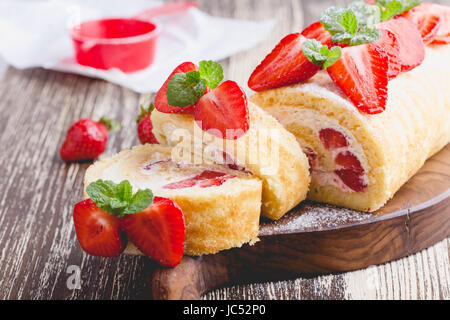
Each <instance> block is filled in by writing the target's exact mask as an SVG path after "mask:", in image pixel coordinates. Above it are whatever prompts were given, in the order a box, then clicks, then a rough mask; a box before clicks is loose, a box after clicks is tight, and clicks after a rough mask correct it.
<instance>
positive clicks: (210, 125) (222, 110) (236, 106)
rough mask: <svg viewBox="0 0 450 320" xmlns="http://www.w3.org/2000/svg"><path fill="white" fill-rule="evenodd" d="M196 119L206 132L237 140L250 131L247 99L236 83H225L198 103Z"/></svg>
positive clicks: (195, 110)
mask: <svg viewBox="0 0 450 320" xmlns="http://www.w3.org/2000/svg"><path fill="white" fill-rule="evenodd" d="M194 119H195V121H196V122H197V124H198V126H199V127H200V128H202V130H204V131H208V132H209V133H211V134H213V135H216V136H218V137H220V138H225V139H237V138H239V137H241V136H242V135H244V134H245V132H247V130H248V129H249V122H250V119H249V113H248V107H247V97H246V95H245V93H244V91H243V90H242V89H241V88H240V87H239V85H238V84H237V83H236V82H234V81H230V80H228V81H225V82H223V83H222V84H221V85H219V86H218V87H216V88H215V89H214V90H212V91H210V92H209V93H207V94H205V95H204V96H202V97H201V98H200V99H199V100H198V101H197V103H196V104H195V108H194Z"/></svg>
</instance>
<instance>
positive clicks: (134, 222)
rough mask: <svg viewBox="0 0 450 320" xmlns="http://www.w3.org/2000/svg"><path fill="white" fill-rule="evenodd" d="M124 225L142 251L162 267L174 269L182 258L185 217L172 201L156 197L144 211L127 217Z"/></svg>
mask: <svg viewBox="0 0 450 320" xmlns="http://www.w3.org/2000/svg"><path fill="white" fill-rule="evenodd" d="M121 226H122V228H123V230H124V231H125V233H126V234H127V236H128V239H130V241H131V242H133V244H134V245H136V247H138V248H139V250H141V251H142V252H143V253H144V254H145V255H147V256H149V257H151V258H152V259H154V260H156V261H157V262H158V263H159V264H161V265H162V266H167V267H174V266H176V265H177V264H178V263H179V262H180V260H181V258H182V257H183V250H184V239H185V230H186V227H185V224H184V215H183V212H182V211H181V209H180V207H179V206H178V205H177V204H176V203H175V202H174V201H173V200H170V199H167V198H161V197H155V198H154V199H153V203H152V204H151V205H149V206H148V207H147V208H146V209H145V210H143V211H141V212H138V213H135V214H128V215H125V217H124V218H122V219H121Z"/></svg>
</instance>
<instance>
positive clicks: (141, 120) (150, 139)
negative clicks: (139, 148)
mask: <svg viewBox="0 0 450 320" xmlns="http://www.w3.org/2000/svg"><path fill="white" fill-rule="evenodd" d="M153 109H154V106H153V104H151V105H150V106H149V107H148V109H145V108H144V107H141V114H140V115H139V117H138V118H137V120H136V122H137V123H138V126H137V132H138V138H139V141H140V142H141V143H142V144H146V143H152V144H158V143H159V142H158V140H157V139H156V137H155V135H154V134H153V131H152V130H153V124H152V119H151V113H152V111H153Z"/></svg>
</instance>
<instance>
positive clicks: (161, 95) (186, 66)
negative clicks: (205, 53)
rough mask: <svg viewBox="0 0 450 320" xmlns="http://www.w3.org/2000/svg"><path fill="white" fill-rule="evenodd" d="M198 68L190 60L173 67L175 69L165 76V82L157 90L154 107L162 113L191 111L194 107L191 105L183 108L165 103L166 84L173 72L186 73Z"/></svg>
mask: <svg viewBox="0 0 450 320" xmlns="http://www.w3.org/2000/svg"><path fill="white" fill-rule="evenodd" d="M193 70H198V68H197V66H196V65H195V64H193V63H192V62H183V63H182V64H180V65H179V66H178V67H176V68H175V70H173V71H172V73H171V74H170V75H169V77H168V78H167V80H166V82H164V84H163V85H162V87H161V89H159V90H158V92H157V93H156V96H155V107H156V110H158V111H159V112H163V113H183V114H184V113H192V112H193V109H194V107H193V106H187V107H184V108H180V107H174V106H171V105H169V104H168V103H167V97H166V91H167V84H168V83H169V81H170V80H171V79H172V76H173V75H174V74H175V73H186V72H189V71H193Z"/></svg>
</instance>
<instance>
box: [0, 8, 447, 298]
mask: <svg viewBox="0 0 450 320" xmlns="http://www.w3.org/2000/svg"><path fill="white" fill-rule="evenodd" d="M199 2H200V4H201V8H202V9H203V10H205V11H207V12H210V13H211V14H213V15H217V16H225V17H237V18H244V19H253V20H262V19H268V18H274V19H276V20H277V24H276V27H275V28H274V30H273V31H272V33H271V34H270V36H269V37H268V39H266V41H264V43H263V44H261V45H259V46H257V47H255V48H253V49H251V50H248V51H247V52H243V53H239V54H236V55H234V56H232V57H231V58H229V59H227V60H225V61H222V62H223V65H224V69H225V71H226V78H230V79H234V80H236V81H238V82H239V83H240V84H242V85H245V84H246V82H247V78H248V76H249V73H250V71H251V70H253V68H254V67H255V65H256V64H257V63H258V62H259V61H260V60H261V59H262V58H263V57H264V55H265V54H267V52H269V50H270V49H271V48H272V47H273V46H274V45H275V44H276V43H277V42H278V41H279V40H280V39H281V37H282V36H283V35H285V34H287V33H290V32H294V31H299V30H301V29H302V27H304V26H306V25H308V24H309V23H311V22H313V20H314V19H317V17H318V15H319V14H320V12H321V11H322V10H323V9H324V8H326V7H328V6H330V5H333V4H342V3H345V2H349V1H335V0H328V1H324V0H320V1H313V0H310V1H307V0H303V1H300V0H278V1H276V0H203V1H199ZM440 2H441V3H444V4H447V5H450V0H445V1H444V0H442V1H440ZM246 89H248V88H246ZM140 99H142V97H141V96H140V95H139V94H136V93H134V92H132V91H130V90H127V89H124V88H121V87H118V86H116V85H113V84H110V83H107V82H105V81H101V80H95V79H89V78H85V77H80V76H76V75H71V74H63V73H57V72H53V71H47V70H43V69H31V70H16V69H13V68H9V69H7V71H6V73H5V74H4V75H3V77H2V79H1V80H0V127H1V129H0V145H1V146H2V152H1V154H0V176H1V179H2V180H1V182H0V299H148V298H151V296H152V295H151V292H150V286H149V284H148V279H150V275H151V273H152V270H153V268H154V267H155V265H154V264H153V263H152V262H151V261H150V260H149V259H148V258H145V257H134V256H125V255H124V256H121V257H119V258H115V259H102V258H96V257H92V256H89V255H87V254H84V253H83V251H82V250H81V248H80V247H79V245H78V244H77V241H76V236H75V230H74V228H73V223H72V208H73V204H74V203H76V202H77V201H79V200H80V199H81V198H82V180H83V175H84V171H85V170H86V168H87V167H88V165H89V164H88V163H84V164H70V165H69V164H65V163H63V162H62V161H61V159H60V158H59V155H58V150H59V146H60V145H61V143H62V140H63V139H64V135H65V132H66V130H67V128H68V127H69V125H70V124H71V123H72V122H74V121H75V120H76V119H79V118H80V117H93V118H98V117H100V116H101V115H103V114H109V115H111V116H114V117H115V118H116V119H117V120H119V121H120V122H121V123H122V124H123V126H124V129H123V130H121V131H120V132H118V133H114V134H112V135H111V138H110V141H109V144H108V149H107V151H106V154H104V156H110V155H112V154H114V153H116V152H118V151H119V150H121V149H123V148H128V147H130V146H133V145H135V144H137V143H138V140H137V138H136V133H135V132H136V131H135V130H136V127H135V118H136V115H137V112H138V107H137V106H138V104H139V101H140ZM449 250H450V239H446V240H444V241H441V242H440V243H438V244H436V245H434V246H433V247H430V248H428V249H426V250H423V251H422V252H419V253H417V254H415V255H412V256H409V257H407V258H404V259H401V260H398V261H393V262H391V263H387V264H385V265H380V266H372V267H369V268H367V269H365V270H359V271H354V272H348V273H342V274H335V275H326V276H320V277H309V278H303V277H300V278H297V279H295V280H289V281H279V282H271V283H258V284H248V285H239V286H233V287H230V288H223V289H218V290H215V291H213V292H210V293H208V294H206V295H205V296H204V299H450V262H449ZM77 275H80V279H81V282H80V286H79V288H78V287H77V282H76V281H75V282H74V279H75V278H76V276H77Z"/></svg>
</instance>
